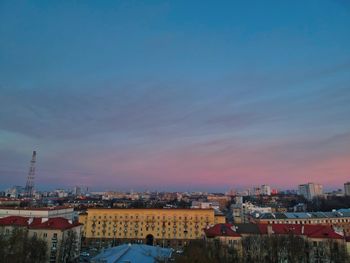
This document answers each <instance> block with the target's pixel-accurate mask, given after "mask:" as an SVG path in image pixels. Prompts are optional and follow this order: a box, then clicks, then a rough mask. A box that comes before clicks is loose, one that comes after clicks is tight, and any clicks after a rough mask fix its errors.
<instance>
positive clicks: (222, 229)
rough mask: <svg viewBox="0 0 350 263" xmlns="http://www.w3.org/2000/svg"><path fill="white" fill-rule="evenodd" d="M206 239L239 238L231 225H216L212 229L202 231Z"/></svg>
mask: <svg viewBox="0 0 350 263" xmlns="http://www.w3.org/2000/svg"><path fill="white" fill-rule="evenodd" d="M204 232H205V235H206V236H207V237H216V236H226V237H240V236H241V235H240V234H238V233H237V232H236V231H235V230H234V228H233V225H231V224H216V225H215V226H213V227H210V228H208V229H205V230H204Z"/></svg>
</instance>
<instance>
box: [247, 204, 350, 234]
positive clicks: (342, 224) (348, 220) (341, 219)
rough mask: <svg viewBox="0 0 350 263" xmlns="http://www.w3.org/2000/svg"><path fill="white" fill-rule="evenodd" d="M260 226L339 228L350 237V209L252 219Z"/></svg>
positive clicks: (263, 215) (268, 215) (283, 214)
mask: <svg viewBox="0 0 350 263" xmlns="http://www.w3.org/2000/svg"><path fill="white" fill-rule="evenodd" d="M254 222H256V223H261V224H309V225H330V226H334V227H338V228H341V229H342V230H343V231H344V234H345V235H346V236H350V209H349V208H348V209H340V210H337V211H332V212H294V213H263V214H261V215H260V216H259V217H256V218H255V219H254Z"/></svg>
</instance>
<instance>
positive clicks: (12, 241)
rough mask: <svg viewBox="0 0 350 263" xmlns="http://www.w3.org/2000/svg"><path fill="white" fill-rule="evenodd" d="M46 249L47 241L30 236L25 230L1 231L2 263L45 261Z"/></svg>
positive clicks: (0, 252) (39, 262)
mask: <svg viewBox="0 0 350 263" xmlns="http://www.w3.org/2000/svg"><path fill="white" fill-rule="evenodd" d="M46 251H47V244H46V242H45V241H44V240H41V239H38V238H36V237H28V232H27V231H25V230H22V229H14V230H13V231H12V232H11V233H9V234H6V235H5V234H4V233H0V263H43V262H46V261H47V254H46Z"/></svg>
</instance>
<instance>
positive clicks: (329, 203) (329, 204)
mask: <svg viewBox="0 0 350 263" xmlns="http://www.w3.org/2000/svg"><path fill="white" fill-rule="evenodd" d="M306 205H307V209H308V211H322V212H327V211H332V210H333V209H336V210H338V209H341V208H350V196H328V197H327V198H317V197H316V198H314V199H313V200H312V201H308V202H306Z"/></svg>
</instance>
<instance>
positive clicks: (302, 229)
mask: <svg viewBox="0 0 350 263" xmlns="http://www.w3.org/2000/svg"><path fill="white" fill-rule="evenodd" d="M301 234H302V235H304V225H302V226H301Z"/></svg>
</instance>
